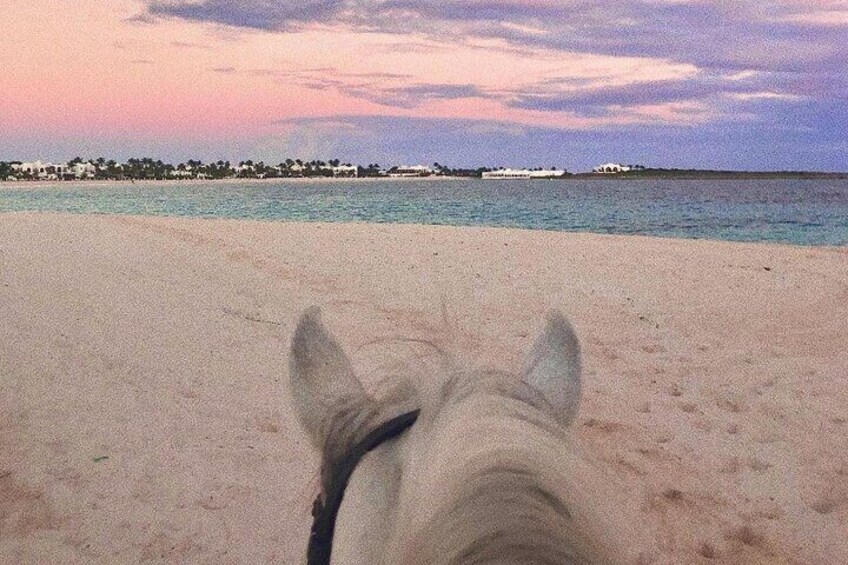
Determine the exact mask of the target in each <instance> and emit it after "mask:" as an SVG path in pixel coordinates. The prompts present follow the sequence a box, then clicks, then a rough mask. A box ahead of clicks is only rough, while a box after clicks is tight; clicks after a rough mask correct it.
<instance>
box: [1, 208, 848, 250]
mask: <svg viewBox="0 0 848 565" xmlns="http://www.w3.org/2000/svg"><path fill="white" fill-rule="evenodd" d="M15 214H19V215H28V214H31V215H45V216H50V215H53V216H57V217H61V216H92V217H95V218H112V219H119V218H138V219H145V218H149V219H154V218H162V219H173V220H188V221H194V220H196V221H204V222H239V223H245V224H250V223H256V224H260V225H262V224H287V225H298V224H303V225H312V226H324V227H327V228H330V227H332V226H346V225H349V226H374V227H377V226H398V227H408V228H423V229H428V228H435V229H439V228H447V229H459V230H463V229H468V230H480V231H485V230H492V231H504V232H517V233H526V234H528V235H529V234H562V235H575V236H580V235H585V236H592V237H599V238H605V237H609V238H625V239H626V238H635V239H645V240H649V241H680V242H704V243H708V244H713V243H714V244H729V245H742V246H745V245H755V246H759V247H764V248H767V247H777V248H781V247H783V248H788V249H829V250H832V251H842V250H846V249H848V243H845V244H843V245H812V244H811V245H805V244H801V243H787V242H782V241H769V240H758V241H749V240H734V239H712V238H706V237H676V236H662V235H650V234H635V233H627V234H624V233H605V232H595V231H590V230H579V231H578V230H574V231H570V230H554V229H547V228H524V227H506V226H493V225H460V224H421V223H407V222H372V221H368V220H360V221H338V222H330V221H326V220H301V219H297V220H295V219H279V218H228V217H219V216H181V215H164V214H155V215H151V214H136V213H126V214H117V213H111V212H74V211H54V210H12V211H5V212H4V211H0V217H2V216H4V215H15Z"/></svg>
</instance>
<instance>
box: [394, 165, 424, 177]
mask: <svg viewBox="0 0 848 565" xmlns="http://www.w3.org/2000/svg"><path fill="white" fill-rule="evenodd" d="M432 174H433V169H431V168H430V167H428V166H426V165H411V166H410V165H404V166H402V167H392V168H391V169H389V176H390V177H428V176H430V175H432Z"/></svg>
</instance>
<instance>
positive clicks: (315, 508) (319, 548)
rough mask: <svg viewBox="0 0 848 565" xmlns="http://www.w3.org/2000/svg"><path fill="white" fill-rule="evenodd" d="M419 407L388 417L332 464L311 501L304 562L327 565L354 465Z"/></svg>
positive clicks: (405, 426)
mask: <svg viewBox="0 0 848 565" xmlns="http://www.w3.org/2000/svg"><path fill="white" fill-rule="evenodd" d="M419 412H420V410H413V411H412V412H407V413H406V414H401V415H400V416H397V417H395V418H392V419H391V420H389V421H388V422H386V423H385V424H381V425H380V426H379V427H378V428H376V429H375V430H374V431H372V432H371V433H369V434H368V435H367V436H365V438H364V439H363V440H362V441H360V442H359V443H357V444H356V445H355V446H354V447H353V449H351V450H350V453H348V454H347V455H346V456H345V458H344V459H342V460H341V462H340V463H339V464H338V466H337V467H336V472H335V473H334V474H333V477H332V479H331V480H330V484H329V486H328V488H327V490H326V492H324V493H323V495H320V494H319V495H318V497H317V498H316V499H315V502H314V503H313V504H312V516H313V518H314V520H313V522H312V533H311V534H310V536H309V549H308V550H307V553H306V563H307V565H329V563H330V554H331V553H332V551H333V533H334V530H335V528H336V516H338V514H339V507H340V506H341V505H342V499H343V498H344V492H345V489H346V488H347V483H348V481H349V480H350V476H351V475H352V474H353V470H354V469H356V465H357V464H358V463H359V461H361V460H362V458H363V457H365V455H366V454H367V453H368V452H369V451H371V450H372V449H374V448H375V447H377V446H379V445H380V444H381V443H383V442H385V441H388V440H390V439H394V438H396V437H397V436H399V435H400V434H402V433H403V432H405V431H406V430H408V429H409V428H410V427H411V426H412V424H414V423H415V420H417V419H418V413H419Z"/></svg>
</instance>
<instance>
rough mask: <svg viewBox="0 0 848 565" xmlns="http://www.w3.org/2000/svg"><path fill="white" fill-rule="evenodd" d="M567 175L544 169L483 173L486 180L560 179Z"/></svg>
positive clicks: (499, 170)
mask: <svg viewBox="0 0 848 565" xmlns="http://www.w3.org/2000/svg"><path fill="white" fill-rule="evenodd" d="M565 175H566V172H565V171H557V170H551V169H542V170H538V171H531V170H528V169H498V170H496V171H488V172H484V173H483V178H484V179H558V178H562V177H564V176H565Z"/></svg>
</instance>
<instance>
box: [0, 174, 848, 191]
mask: <svg viewBox="0 0 848 565" xmlns="http://www.w3.org/2000/svg"><path fill="white" fill-rule="evenodd" d="M575 180H619V181H625V180H626V181H634V180H681V181H688V180H848V172H805V171H799V172H794V171H793V172H785V171H698V170H692V171H687V170H679V171H666V170H657V171H651V170H648V171H641V172H626V173H569V174H567V175H565V176H562V177H556V178H539V179H482V178H480V177H477V176H450V175H429V176H421V177H320V176H315V177H277V178H264V179H260V178H222V179H88V180H84V179H74V180H17V181H9V180H5V179H3V180H0V187H4V188H5V187H14V186H18V185H22V187H24V186H45V185H50V186H53V185H58V186H62V185H66V184H71V185H99V186H103V185H107V186H111V185H132V184H151V183H162V184H188V185H192V184H200V183H212V184H218V183H230V184H236V183H272V182H280V183H286V182H297V183H301V182H329V183H332V182H370V181H380V182H422V181H427V182H439V181H481V182H483V181H485V182H510V181H513V182H516V181H520V182H528V181H532V182H534V183H535V182H561V181H575Z"/></svg>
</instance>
